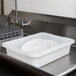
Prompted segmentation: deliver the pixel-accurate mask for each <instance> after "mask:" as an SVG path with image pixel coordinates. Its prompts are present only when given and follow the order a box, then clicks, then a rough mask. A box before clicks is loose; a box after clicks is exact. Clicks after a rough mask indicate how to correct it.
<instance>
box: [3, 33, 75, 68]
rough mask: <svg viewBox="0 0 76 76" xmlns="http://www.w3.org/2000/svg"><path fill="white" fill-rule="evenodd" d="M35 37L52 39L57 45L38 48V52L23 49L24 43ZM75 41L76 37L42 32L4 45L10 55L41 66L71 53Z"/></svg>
mask: <svg viewBox="0 0 76 76" xmlns="http://www.w3.org/2000/svg"><path fill="white" fill-rule="evenodd" d="M34 39H45V40H51V41H54V42H56V43H57V45H56V46H53V47H50V48H48V49H44V50H37V52H35V50H34V49H33V50H34V51H33V50H31V49H30V51H29V52H28V51H27V50H26V49H25V51H22V50H21V47H22V45H23V44H24V43H26V42H28V41H30V40H34ZM73 43H75V40H74V39H71V38H67V37H61V36H57V35H54V34H50V33H45V32H40V33H36V34H33V35H30V36H26V37H22V38H19V39H15V40H11V41H7V42H4V43H3V47H5V48H6V50H7V54H8V55H9V56H11V57H14V58H16V59H18V60H21V61H23V62H26V63H28V64H30V65H33V66H36V67H41V66H43V65H45V64H47V63H49V62H52V61H54V60H56V59H58V58H61V57H63V56H65V55H67V54H69V53H70V48H71V45H72V44H73ZM51 45H52V44H51ZM34 52H35V53H34Z"/></svg>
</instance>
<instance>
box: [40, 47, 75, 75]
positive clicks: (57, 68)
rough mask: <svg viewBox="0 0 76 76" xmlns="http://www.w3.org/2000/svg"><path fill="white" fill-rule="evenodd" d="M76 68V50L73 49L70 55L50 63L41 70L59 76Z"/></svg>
mask: <svg viewBox="0 0 76 76" xmlns="http://www.w3.org/2000/svg"><path fill="white" fill-rule="evenodd" d="M74 66H76V48H71V50H70V54H69V55H67V56H64V57H62V58H60V59H58V60H56V61H54V62H52V63H49V64H47V65H45V66H43V67H41V68H40V69H41V70H44V71H46V72H48V73H49V74H53V75H55V76H57V75H59V74H61V73H63V72H65V71H67V70H68V69H71V68H73V67H74Z"/></svg>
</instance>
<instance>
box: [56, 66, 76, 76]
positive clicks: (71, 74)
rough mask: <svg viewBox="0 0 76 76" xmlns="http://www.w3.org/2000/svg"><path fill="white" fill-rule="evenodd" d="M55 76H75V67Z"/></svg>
mask: <svg viewBox="0 0 76 76" xmlns="http://www.w3.org/2000/svg"><path fill="white" fill-rule="evenodd" d="M57 76H76V66H74V67H72V68H70V69H68V70H66V71H65V72H63V73H61V74H59V75H57Z"/></svg>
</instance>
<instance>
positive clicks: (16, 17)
mask: <svg viewBox="0 0 76 76" xmlns="http://www.w3.org/2000/svg"><path fill="white" fill-rule="evenodd" d="M15 23H18V12H17V0H15Z"/></svg>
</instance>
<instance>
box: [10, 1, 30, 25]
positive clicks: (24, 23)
mask: <svg viewBox="0 0 76 76" xmlns="http://www.w3.org/2000/svg"><path fill="white" fill-rule="evenodd" d="M11 22H12V23H16V24H18V25H21V26H28V25H30V23H31V20H27V19H26V20H24V19H18V11H17V0H15V19H12V20H11Z"/></svg>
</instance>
